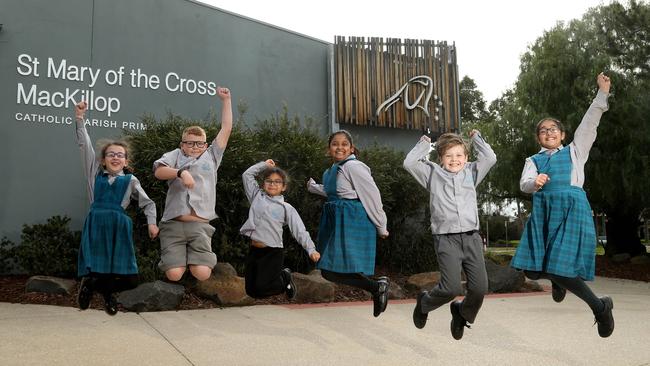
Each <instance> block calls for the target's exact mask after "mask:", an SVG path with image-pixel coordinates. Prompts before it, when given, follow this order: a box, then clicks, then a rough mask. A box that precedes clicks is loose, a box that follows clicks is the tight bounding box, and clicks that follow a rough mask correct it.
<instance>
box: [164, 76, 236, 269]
mask: <svg viewBox="0 0 650 366" xmlns="http://www.w3.org/2000/svg"><path fill="white" fill-rule="evenodd" d="M217 95H218V96H219V98H220V99H221V102H222V107H221V130H220V131H219V133H218V134H217V137H216V138H215V139H214V140H213V141H212V145H210V144H208V142H207V141H206V140H207V136H206V133H205V131H204V130H203V129H202V128H201V127H199V126H191V127H188V128H186V129H185V130H184V131H183V135H182V138H181V143H180V146H179V148H178V149H175V150H173V151H170V152H167V153H165V154H163V156H162V157H161V158H160V159H158V160H156V161H155V162H154V163H153V168H154V175H155V176H156V178H158V179H160V180H165V181H167V184H168V186H169V189H168V190H167V198H166V200H165V211H164V213H163V217H162V219H161V221H160V247H161V255H160V257H161V258H160V262H159V263H158V267H159V268H160V270H162V271H164V272H165V275H166V276H167V278H168V279H169V280H171V281H179V280H180V279H181V278H182V277H183V274H184V273H185V269H186V267H188V266H189V269H190V272H191V273H192V275H193V276H194V277H196V279H198V280H199V281H205V280H207V279H208V278H210V275H211V274H212V268H213V267H214V266H215V265H216V264H217V256H216V255H215V254H214V252H212V234H213V233H214V230H215V229H214V227H212V226H211V225H210V224H209V222H210V220H214V219H215V218H217V214H216V212H215V204H216V184H217V169H218V168H219V165H220V164H221V159H222V158H223V152H224V150H225V149H226V145H227V144H228V138H229V137H230V133H231V131H232V106H231V96H230V91H229V90H228V89H227V88H221V87H217Z"/></svg>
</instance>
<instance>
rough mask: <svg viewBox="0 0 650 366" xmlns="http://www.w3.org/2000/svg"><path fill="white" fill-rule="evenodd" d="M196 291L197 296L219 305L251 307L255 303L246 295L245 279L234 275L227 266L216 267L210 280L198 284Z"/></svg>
mask: <svg viewBox="0 0 650 366" xmlns="http://www.w3.org/2000/svg"><path fill="white" fill-rule="evenodd" d="M231 267H232V266H231ZM233 270H234V269H233ZM194 291H195V292H196V294H197V295H199V296H201V297H204V298H207V299H210V300H212V301H214V302H216V303H217V304H219V305H249V304H252V303H253V299H252V298H251V297H249V296H248V295H246V288H245V283H244V278H243V277H239V276H237V275H233V274H232V272H231V271H230V270H229V269H228V266H225V265H224V266H220V267H215V270H214V271H213V272H212V275H211V276H210V278H208V279H207V280H205V281H200V282H198V283H197V284H196V286H195V287H194Z"/></svg>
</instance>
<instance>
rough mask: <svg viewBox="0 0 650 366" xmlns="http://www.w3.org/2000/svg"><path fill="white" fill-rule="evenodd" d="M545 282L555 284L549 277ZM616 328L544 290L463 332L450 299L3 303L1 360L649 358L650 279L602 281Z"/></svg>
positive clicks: (485, 314)
mask: <svg viewBox="0 0 650 366" xmlns="http://www.w3.org/2000/svg"><path fill="white" fill-rule="evenodd" d="M547 284H548V283H547ZM592 285H593V286H592V287H593V289H594V290H595V291H596V293H597V294H599V295H603V294H608V295H610V296H612V298H613V299H614V318H615V320H616V329H615V330H614V334H613V335H612V336H611V337H609V338H605V339H603V338H600V337H599V336H598V332H597V329H596V326H592V324H593V315H592V314H591V312H590V311H589V309H588V307H587V306H586V304H584V303H583V302H582V301H580V300H579V299H578V298H576V297H575V296H573V295H572V294H567V297H566V299H565V300H564V302H563V303H561V304H556V303H554V302H553V300H552V299H551V295H550V293H549V292H546V293H541V294H533V295H525V294H514V295H491V296H488V297H487V298H486V300H485V302H484V304H483V308H482V309H481V312H480V313H479V316H478V318H477V320H476V323H475V324H474V325H473V326H472V329H466V330H465V337H464V338H463V339H462V340H460V341H456V340H454V339H453V338H452V337H451V334H450V332H449V322H450V319H451V316H450V313H449V307H448V306H445V307H442V308H440V309H438V310H436V311H434V312H432V313H430V314H429V320H428V323H427V326H426V327H425V328H424V329H416V328H415V327H414V326H413V323H412V321H411V313H412V311H413V307H414V301H413V300H409V301H391V302H390V303H389V306H388V309H387V310H386V312H385V313H384V314H382V315H381V316H380V317H379V318H374V317H373V316H372V304H371V303H369V302H366V303H352V304H350V303H339V304H329V305H318V306H298V305H294V306H276V305H267V306H249V307H237V308H225V309H209V310H192V311H178V312H159V313H141V314H135V313H118V314H117V315H116V316H114V317H110V316H108V315H106V314H105V313H104V312H103V311H99V310H86V311H83V312H82V311H79V310H77V309H73V308H68V307H56V306H41V305H21V304H8V303H0V365H156V366H160V365H310V366H311V365H314V366H315V365H354V366H363V365H482V366H486V365H499V366H501V365H545V366H546V365H590V366H593V365H608V366H609V365H636V366H640V365H650V283H645V282H634V281H626V280H616V279H607V278H597V279H596V281H595V282H593V283H592Z"/></svg>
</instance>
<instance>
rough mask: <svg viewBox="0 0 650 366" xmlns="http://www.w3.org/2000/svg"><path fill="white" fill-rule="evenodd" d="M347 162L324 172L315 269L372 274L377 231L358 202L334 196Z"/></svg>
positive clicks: (335, 165)
mask: <svg viewBox="0 0 650 366" xmlns="http://www.w3.org/2000/svg"><path fill="white" fill-rule="evenodd" d="M350 160H354V158H351V159H347V160H344V161H341V162H339V163H336V164H334V165H332V167H331V168H329V169H328V170H326V171H325V173H323V186H324V188H325V192H326V193H327V202H325V204H324V205H323V213H322V214H321V218H320V226H319V229H318V244H317V245H316V249H317V250H318V252H320V254H321V257H320V260H319V261H318V263H317V264H316V268H319V269H325V270H328V271H332V272H338V273H363V274H365V275H373V274H374V273H375V252H376V244H377V243H376V240H377V229H376V228H375V225H374V224H373V223H372V222H371V221H370V219H369V218H368V214H367V213H366V210H365V209H364V208H363V205H362V204H361V201H359V200H358V199H354V200H351V199H343V198H339V196H338V195H337V194H336V177H337V175H338V172H339V169H340V166H341V165H343V164H345V163H346V162H348V161H350Z"/></svg>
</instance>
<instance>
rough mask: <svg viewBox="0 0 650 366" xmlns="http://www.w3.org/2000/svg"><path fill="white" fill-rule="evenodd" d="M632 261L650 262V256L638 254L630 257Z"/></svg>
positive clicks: (634, 262) (633, 262) (637, 262)
mask: <svg viewBox="0 0 650 366" xmlns="http://www.w3.org/2000/svg"><path fill="white" fill-rule="evenodd" d="M630 263H632V264H650V256H648V255H643V254H642V255H637V256H635V257H632V258H630Z"/></svg>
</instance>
